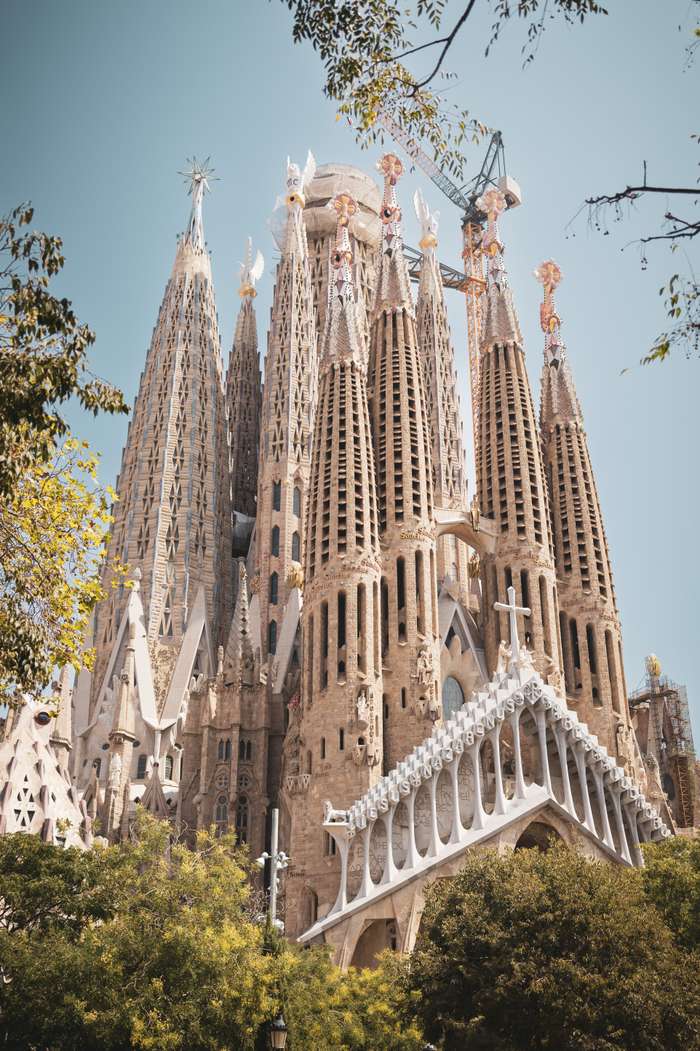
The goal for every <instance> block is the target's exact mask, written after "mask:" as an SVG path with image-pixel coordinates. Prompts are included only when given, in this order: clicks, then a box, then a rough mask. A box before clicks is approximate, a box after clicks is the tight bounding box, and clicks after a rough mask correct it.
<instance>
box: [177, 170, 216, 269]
mask: <svg viewBox="0 0 700 1051" xmlns="http://www.w3.org/2000/svg"><path fill="white" fill-rule="evenodd" d="M209 160H210V158H209V157H207V158H206V160H205V161H202V163H201V164H200V162H199V161H198V160H197V158H196V157H192V158H190V157H188V158H187V163H188V165H189V168H188V169H187V170H186V171H182V172H180V173H179V174H180V175H182V176H183V178H184V179H185V182H186V183H187V184H188V190H187V193H188V194H189V195H190V196H191V197H192V211H191V212H190V219H189V222H188V224H187V229H186V231H185V233H184V235H183V241H185V242H187V243H188V244H190V245H192V247H193V248H194V249H195V251H198V252H203V251H204V248H205V243H204V227H203V225H202V201H203V200H204V194H205V193H209V192H210V186H209V180H210V179H212V180H213V179H214V178H215V176H214V169H213V168H211V167H210V166H209Z"/></svg>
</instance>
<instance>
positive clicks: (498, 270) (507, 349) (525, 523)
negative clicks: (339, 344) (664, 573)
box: [477, 189, 560, 682]
mask: <svg viewBox="0 0 700 1051" xmlns="http://www.w3.org/2000/svg"><path fill="white" fill-rule="evenodd" d="M477 205H478V207H479V208H480V209H481V210H482V211H483V212H484V213H485V214H486V215H487V217H488V225H487V229H486V233H485V234H484V238H483V247H484V253H485V255H486V257H487V259H488V288H487V292H486V297H487V306H486V318H485V322H484V331H483V337H482V351H483V353H482V358H481V374H480V388H481V390H480V397H481V405H480V417H479V426H480V435H479V449H480V450H492V455H482V454H481V453H480V455H479V456H477V465H478V498H479V506H480V508H481V511H482V512H483V514H484V515H486V516H487V517H489V518H492V519H493V520H494V524H495V526H496V534H497V541H496V550H495V553H494V554H493V555H488V556H486V557H485V558H484V559H483V561H482V572H483V589H482V591H483V603H482V609H483V611H484V614H483V616H484V637H485V649H486V655H487V665H488V670H489V673H490V674H493V671H494V669H495V668H496V666H497V662H498V655H499V649H500V645H501V640H503V639H505V638H507V633H506V620H505V615H504V614H502V613H497V612H495V611H494V603H497V602H502V601H503V599H504V598H505V595H506V593H507V590H508V587H510V586H511V584H512V585H513V586H514V588H515V594H516V600H517V604H518V605H519V606H520V607H526V606H527V607H531V608H532V616H531V617H529V618H527V621H526V622H523V621H522V620H521V621H520V623H519V625H518V626H519V628H520V629H521V633H522V637H523V638H526V639H527V638H528V636H529V648H530V649H531V650H533V651H534V660H535V664H536V667H537V668H538V670H539V671H540V672H541V673H542V674H543V675H546V676H547V677H548V678H551V680H552V681H553V682H554V681H555V680H557V677H558V676H559V674H560V668H559V652H560V650H559V624H558V611H557V599H556V576H555V572H554V555H553V548H552V535H551V522H550V517H549V499H548V492H547V482H546V476H545V470H544V462H543V459H542V452H541V448H540V443H539V441H538V440H537V436H538V431H537V422H536V418H535V409H534V405H533V402H532V393H531V389H530V381H529V378H528V374H527V366H526V362H525V355H524V353H523V346H522V343H523V341H522V336H521V333H520V326H519V325H518V319H517V316H516V314H515V308H514V306H513V300H512V295H511V291H510V288H509V286H508V279H507V276H506V272H505V268H504V266H503V244H502V243H501V241H500V239H499V235H498V223H497V220H498V216H499V215H500V214H501V212H502V211H503V210H504V209H505V206H506V202H505V197H504V196H503V194H502V193H501V191H500V190H496V189H491V190H487V191H486V193H485V194H483V196H482V197H481V198H479V201H478V202H477ZM525 599H527V601H525Z"/></svg>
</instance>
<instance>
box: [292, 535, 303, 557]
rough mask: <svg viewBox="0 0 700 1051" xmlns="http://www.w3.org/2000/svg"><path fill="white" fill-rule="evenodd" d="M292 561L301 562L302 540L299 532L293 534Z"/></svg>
mask: <svg viewBox="0 0 700 1051" xmlns="http://www.w3.org/2000/svg"><path fill="white" fill-rule="evenodd" d="M292 561H293V562H301V540H300V538H299V534H298V533H297V532H294V533H292Z"/></svg>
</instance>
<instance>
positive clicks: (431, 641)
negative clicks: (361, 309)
mask: <svg viewBox="0 0 700 1051" xmlns="http://www.w3.org/2000/svg"><path fill="white" fill-rule="evenodd" d="M379 169H380V171H382V173H383V175H384V199H383V202H382V207H381V211H380V217H381V220H382V225H383V231H382V244H381V250H380V257H379V270H378V275H377V285H376V289H375V295H374V304H373V311H372V329H371V345H370V377H371V379H370V391H371V414H372V431H373V435H374V457H375V463H376V471H377V497H378V506H379V535H380V540H381V545H382V566H383V573H382V584H381V592H382V594H381V615H382V620H381V623H382V660H383V663H384V665H385V666H386V668H387V671H386V674H385V677H384V744H385V756H386V761H387V767H388V768H389V769H390V768H392V767H393V766H395V765H396V763H397V762H398V761H399V760H400V759H402V758H403V756H405V755H406V754H407V753H408V752H409V751H410V750H411V749H412V748H413V747H415V745H417V744H419V743H420V741H422V740H423V739H424V738H425V736H426V735H427V733H428V732H429V729H430V725H431V722H430V720H431V719H432V720H433V721H434V720H435V719H437V718H438V717H439V712H440V706H439V696H438V681H439V648H438V614H437V589H436V582H437V567H436V550H435V527H434V521H433V479H432V468H431V448H430V445H431V439H430V423H429V417H428V415H427V411H426V406H425V396H424V392H423V375H422V373H421V361H420V354H419V350H418V337H417V332H416V315H415V310H414V306H413V298H412V296H411V288H410V283H409V276H408V268H407V265H406V260H405V257H404V252H403V237H402V231H401V210H400V208H399V206H398V202H397V199H396V184H397V182H398V180H399V178H400V176H401V174H402V171H403V166H402V164H401V161H400V160H399V158H398V157H396V156H395V155H394V154H391V153H389V154H386V156H384V157H383V158H382V160H381V162H380V164H379ZM389 669H390V670H389Z"/></svg>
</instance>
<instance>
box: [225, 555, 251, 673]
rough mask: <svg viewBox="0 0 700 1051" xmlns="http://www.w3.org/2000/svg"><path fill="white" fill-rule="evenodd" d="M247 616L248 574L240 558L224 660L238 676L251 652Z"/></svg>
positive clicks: (248, 612) (248, 614)
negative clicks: (236, 590) (234, 605)
mask: <svg viewBox="0 0 700 1051" xmlns="http://www.w3.org/2000/svg"><path fill="white" fill-rule="evenodd" d="M249 617H250V602H249V595H248V574H247V572H246V568H245V561H244V560H243V559H242V558H241V559H239V561H238V594H237V596H236V608H235V610H234V613H233V621H232V622H231V631H230V633H229V637H228V645H227V647H226V662H225V665H226V667H227V668H233V670H234V673H235V675H236V676H240V672H241V667H242V665H243V660H244V658H245V657H251V656H252V654H253V644H252V642H251V638H250V620H249Z"/></svg>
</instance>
